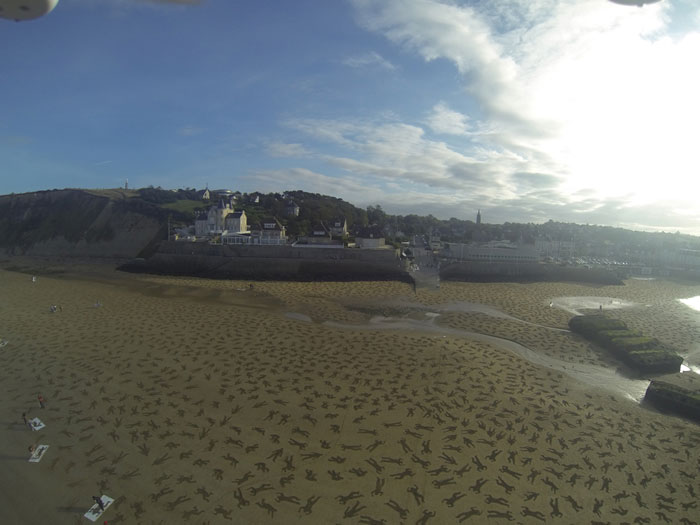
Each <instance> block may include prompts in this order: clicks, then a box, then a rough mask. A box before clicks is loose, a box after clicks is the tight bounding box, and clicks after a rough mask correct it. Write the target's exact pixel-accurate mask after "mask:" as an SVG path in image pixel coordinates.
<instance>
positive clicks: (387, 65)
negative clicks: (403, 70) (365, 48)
mask: <svg viewBox="0 0 700 525" xmlns="http://www.w3.org/2000/svg"><path fill="white" fill-rule="evenodd" d="M343 64H345V65H346V66H349V67H354V68H363V67H379V68H382V69H387V70H389V71H393V70H395V69H396V66H395V65H394V64H392V63H391V62H389V61H388V60H387V59H386V58H384V57H383V56H381V55H380V54H379V53H377V52H376V51H369V52H367V53H364V54H362V55H355V56H351V57H348V58H346V59H345V60H343Z"/></svg>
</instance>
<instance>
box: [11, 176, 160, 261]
mask: <svg viewBox="0 0 700 525" xmlns="http://www.w3.org/2000/svg"><path fill="white" fill-rule="evenodd" d="M167 219H168V216H167V210H164V209H162V208H160V207H158V206H156V205H154V204H152V203H149V202H146V201H144V200H143V199H141V198H139V196H138V193H137V192H135V191H129V190H81V189H65V190H52V191H39V192H34V193H24V194H20V195H3V196H0V254H2V255H25V256H39V257H99V258H132V257H139V256H143V255H144V254H145V253H147V252H149V250H150V249H151V248H153V247H155V245H156V244H157V241H158V240H160V239H163V238H165V237H166V227H167V226H166V225H167Z"/></svg>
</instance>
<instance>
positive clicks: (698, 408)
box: [644, 373, 700, 421]
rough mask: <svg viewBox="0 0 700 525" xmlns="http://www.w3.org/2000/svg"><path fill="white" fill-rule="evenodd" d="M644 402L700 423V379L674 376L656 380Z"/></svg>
mask: <svg viewBox="0 0 700 525" xmlns="http://www.w3.org/2000/svg"><path fill="white" fill-rule="evenodd" d="M644 400H645V401H647V402H649V403H650V404H652V405H654V406H655V407H656V408H658V409H660V410H663V411H668V412H673V413H675V414H678V415H681V416H684V417H688V418H690V419H694V420H696V421H700V379H699V378H697V377H696V374H691V373H686V374H674V375H670V376H664V377H662V378H659V379H654V380H652V381H651V383H650V384H649V387H648V388H647V392H646V394H645V396H644Z"/></svg>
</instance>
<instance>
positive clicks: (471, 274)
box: [440, 261, 624, 285]
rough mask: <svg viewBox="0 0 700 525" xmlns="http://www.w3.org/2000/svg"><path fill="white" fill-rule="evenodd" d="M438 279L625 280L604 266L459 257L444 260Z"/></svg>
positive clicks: (507, 280)
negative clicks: (486, 260)
mask: <svg viewBox="0 0 700 525" xmlns="http://www.w3.org/2000/svg"><path fill="white" fill-rule="evenodd" d="M440 279H443V280H447V281H470V282H498V281H505V282H535V281H537V282H539V281H551V282H563V281H570V282H579V283H592V284H606V285H608V284H614V285H621V284H624V283H623V282H622V279H621V277H620V276H618V275H617V274H615V273H614V272H612V271H610V270H606V269H603V268H579V267H571V266H558V265H555V264H542V263H505V262H497V263H491V262H481V261H462V262H450V263H443V264H442V265H441V267H440Z"/></svg>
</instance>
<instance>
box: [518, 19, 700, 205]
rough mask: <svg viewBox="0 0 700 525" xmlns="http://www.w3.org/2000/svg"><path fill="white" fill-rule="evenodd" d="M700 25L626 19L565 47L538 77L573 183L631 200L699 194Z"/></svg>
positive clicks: (559, 157) (552, 145)
mask: <svg viewBox="0 0 700 525" xmlns="http://www.w3.org/2000/svg"><path fill="white" fill-rule="evenodd" d="M697 56H700V33H693V34H689V35H687V36H686V37H684V38H682V39H680V40H678V41H674V40H672V39H671V38H669V37H664V38H659V39H654V38H652V37H645V36H643V35H640V34H636V35H630V34H629V30H628V29H627V28H625V27H624V25H620V26H616V27H613V28H609V29H607V30H606V31H605V32H603V33H601V34H600V35H596V36H595V38H590V37H589V38H586V39H582V41H581V42H580V45H572V46H571V48H570V49H568V50H564V51H562V52H561V53H559V55H558V57H557V59H556V61H553V62H552V63H550V64H548V65H547V67H546V73H545V74H544V75H542V76H540V77H539V78H538V79H537V82H536V84H535V85H533V86H532V89H531V91H532V93H533V94H534V95H533V96H534V100H533V103H532V106H531V108H532V110H533V112H534V113H535V114H536V115H538V116H539V117H540V118H544V119H545V120H547V121H551V122H553V123H554V125H555V126H556V129H554V130H553V135H554V136H555V137H556V138H554V139H552V140H550V141H549V143H548V148H549V150H550V151H551V152H552V156H553V158H554V160H555V161H556V162H557V163H558V164H560V165H563V166H567V167H568V170H569V178H568V181H567V183H566V186H567V189H568V190H569V191H570V192H575V191H577V190H580V189H594V190H595V191H596V192H597V193H598V194H599V196H600V197H614V196H626V197H627V198H628V199H629V201H630V203H631V204H642V203H645V202H652V201H659V200H661V199H663V200H681V201H683V200H687V199H690V198H694V197H692V196H693V195H697V193H698V190H700V183H699V182H697V181H698V177H697V174H698V173H700V162H699V160H698V158H697V155H696V154H695V146H694V144H693V143H694V141H695V140H696V139H695V138H696V137H697V136H698V135H699V131H700V102H699V100H700V99H699V98H698V96H697V93H698V92H700V70H699V69H698V68H697V67H695V63H696V59H693V57H697Z"/></svg>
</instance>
